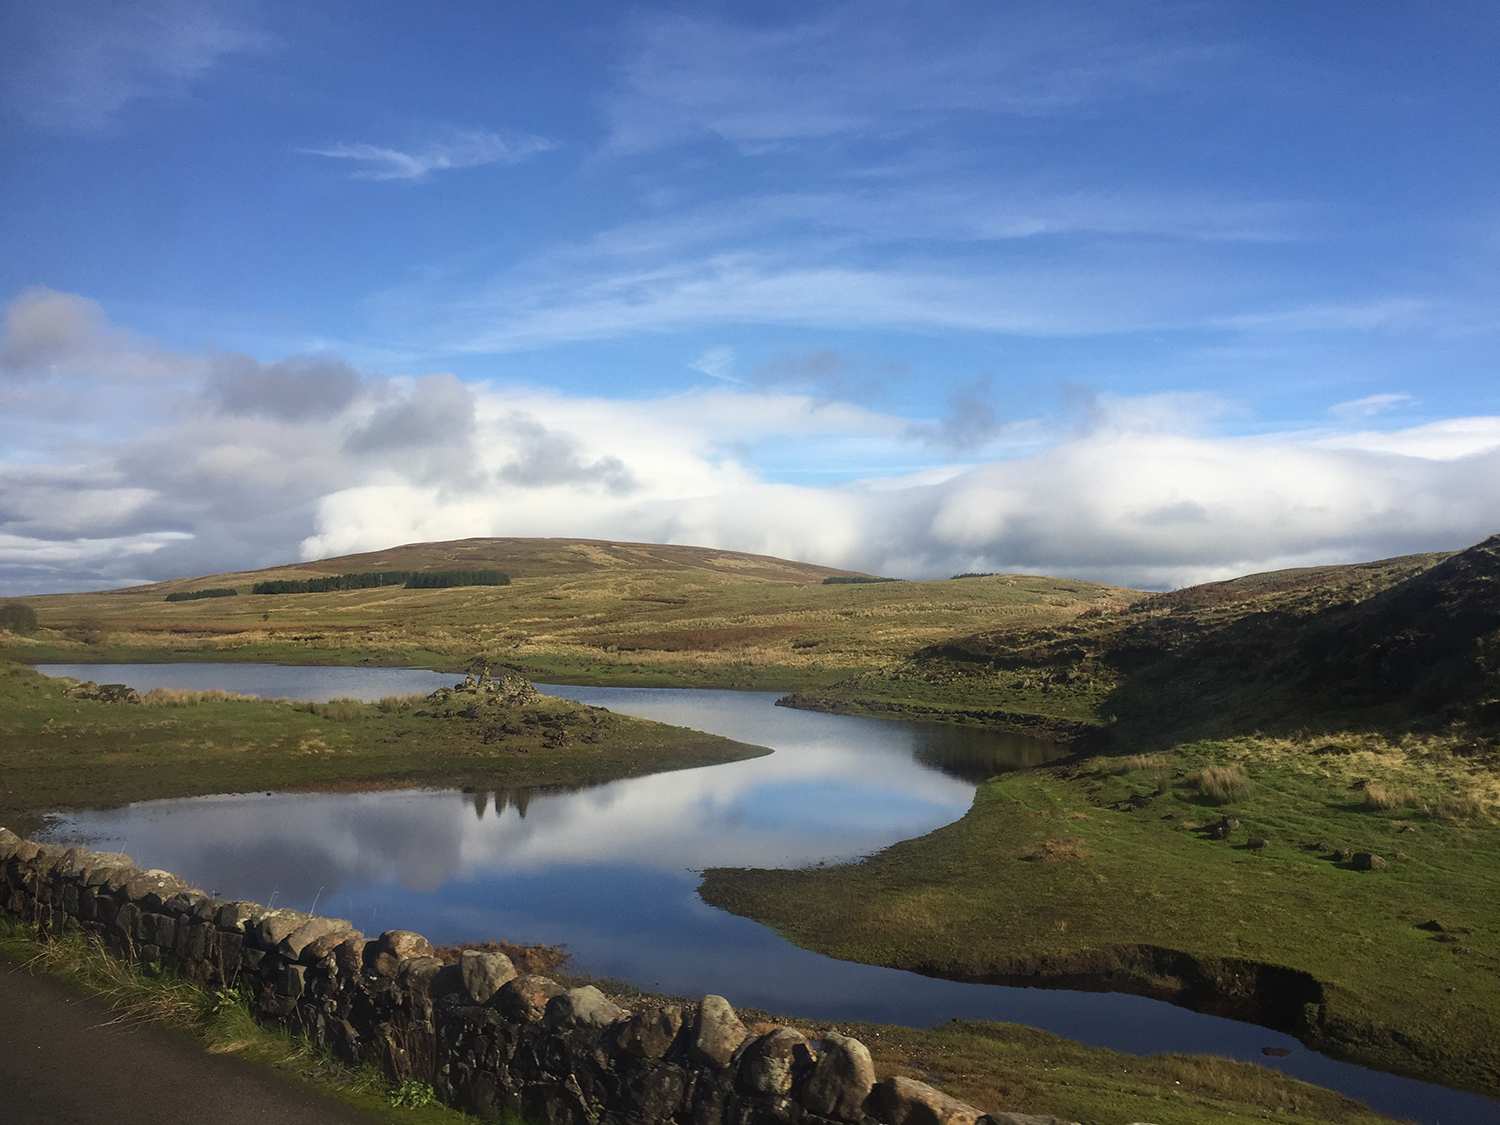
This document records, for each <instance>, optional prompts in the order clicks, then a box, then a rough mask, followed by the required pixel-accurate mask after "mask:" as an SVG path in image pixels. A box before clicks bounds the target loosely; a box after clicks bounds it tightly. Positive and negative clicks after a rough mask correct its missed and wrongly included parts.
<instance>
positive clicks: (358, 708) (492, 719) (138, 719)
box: [0, 663, 767, 831]
mask: <svg viewBox="0 0 1500 1125" xmlns="http://www.w3.org/2000/svg"><path fill="white" fill-rule="evenodd" d="M101 678H104V679H107V677H103V676H101ZM65 687H66V684H65V682H64V681H61V680H58V679H54V678H50V677H46V676H42V675H40V674H38V673H36V672H33V671H32V670H31V669H29V668H26V667H23V666H20V665H6V664H3V663H0V816H3V818H4V819H3V822H4V823H7V824H8V825H9V826H10V827H11V828H12V829H14V830H16V831H25V830H27V829H30V828H34V827H35V826H36V824H37V823H39V819H40V817H41V816H42V815H43V814H44V813H46V812H49V811H53V810H57V809H62V808H73V807H81V806H92V807H97V806H109V805H118V804H124V803H127V802H130V801H139V800H148V799H154V798H163V797H186V796H195V795H198V794H203V793H234V792H251V791H255V790H280V791H290V790H334V789H342V790H350V789H360V790H370V789H392V788H407V787H413V788H415V787H439V786H441V787H445V788H449V787H451V788H464V787H472V788H481V789H485V790H494V789H515V788H524V787H532V786H543V785H587V784H595V783H598V782H601V781H606V780H611V779H614V778H620V777H633V776H640V775H644V774H647V773H655V772H659V771H661V770H668V769H686V768H690V767H693V766H701V765H709V764H713V763H716V762H726V761H734V760H737V759H741V758H746V757H754V756H756V755H759V754H764V753H767V751H766V750H765V749H764V748H762V747H753V746H747V745H745V744H744V743H739V742H734V741H732V740H730V739H727V738H720V737H718V736H716V735H708V734H703V733H700V732H698V731H690V730H685V729H683V728H680V727H671V726H667V725H664V724H661V723H653V722H648V721H646V720H643V719H635V718H631V717H628V716H624V715H614V714H609V713H606V712H602V711H598V710H596V709H593V708H589V707H583V706H580V705H578V704H575V703H570V702H568V701H565V700H557V699H548V698H543V699H541V700H538V701H536V702H534V703H531V704H528V705H526V706H524V707H521V708H517V709H502V710H500V711H496V712H494V713H490V712H486V711H483V710H480V711H478V712H476V713H475V714H474V716H473V717H468V715H467V713H466V711H465V709H464V708H463V707H462V706H449V707H446V708H441V707H431V706H427V705H424V704H418V705H404V706H389V707H382V706H377V705H362V704H352V705H351V704H333V705H319V706H316V707H312V708H310V709H308V708H304V707H299V706H297V705H294V704H289V703H276V702H268V701H253V702H244V701H219V702H199V703H191V704H187V705H182V706H172V705H167V704H161V705H149V704H129V703H105V702H99V701H94V700H87V699H75V698H70V697H68V696H67V695H66V694H65Z"/></svg>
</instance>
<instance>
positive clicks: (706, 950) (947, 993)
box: [42, 664, 1500, 1125]
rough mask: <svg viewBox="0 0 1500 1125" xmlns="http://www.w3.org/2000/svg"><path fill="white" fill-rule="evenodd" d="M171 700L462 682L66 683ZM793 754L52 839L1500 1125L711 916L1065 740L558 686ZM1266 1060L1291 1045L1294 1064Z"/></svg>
mask: <svg viewBox="0 0 1500 1125" xmlns="http://www.w3.org/2000/svg"><path fill="white" fill-rule="evenodd" d="M42 670H43V671H46V672H48V673H51V674H54V675H69V676H75V677H78V678H81V679H94V680H99V681H101V682H103V681H106V680H108V681H111V682H120V683H127V684H129V685H130V686H132V687H136V688H139V689H141V690H148V689H150V688H152V687H158V686H164V687H179V688H199V689H202V688H210V687H217V688H223V689H225V690H229V691H239V692H246V693H253V694H263V695H267V696H290V697H293V698H298V699H319V700H327V699H332V698H340V697H354V698H364V699H377V698H379V697H380V696H383V695H393V694H405V693H409V692H413V691H423V690H430V689H431V688H433V687H437V686H441V685H446V684H451V683H452V682H453V681H454V680H455V678H456V677H454V676H453V675H452V674H446V673H434V672H429V671H425V670H421V669H374V668H282V667H271V666H265V665H232V664H207V665H181V664H179V665H109V666H107V667H101V666H88V665H72V666H59V665H49V666H44V667H43V668H42ZM542 690H544V691H546V692H548V693H549V694H553V695H558V696H562V697H565V698H569V699H574V700H578V701H580V702H585V703H593V704H598V705H601V706H605V707H609V708H610V709H611V710H614V711H618V712H621V713H624V714H631V715H638V716H640V717H643V718H650V719H658V720H661V721H663V722H669V723H676V724H679V725H682V726H689V727H695V728H697V729H699V730H706V731H711V732H713V733H715V734H722V735H726V736H728V737H732V738H736V739H740V740H741V741H744V742H750V743H755V744H758V745H763V746H769V747H771V748H772V749H773V750H774V751H775V753H773V754H770V755H768V756H765V757H761V758H756V759H752V760H749V761H744V762H733V763H728V764H725V765H719V766H709V767H704V768H701V769H693V770H680V771H675V772H671V773H664V774H658V775H655V776H652V777H645V778H635V779H631V780H626V781H618V782H611V783H608V784H605V785H600V786H596V787H594V788H590V789H585V790H579V791H572V792H562V791H552V792H546V791H536V790H513V791H505V790H499V791H491V792H478V793H458V792H452V791H446V792H443V791H437V792H434V791H425V790H421V791H403V792H394V793H392V792H385V793H350V794H274V795H271V794H248V795H245V794H239V795H230V796H216V797H203V798H195V799H191V800H180V801H158V802H143V803H140V804H136V805H132V806H130V807H129V808H124V809H113V810H108V811H103V812H89V813H81V814H70V815H67V816H63V817H59V818H58V819H57V821H56V823H55V825H54V827H53V828H52V834H53V837H54V838H55V839H57V840H60V841H66V842H86V843H87V844H89V845H90V846H92V847H98V848H105V849H109V850H119V851H124V852H127V853H128V854H130V855H131V856H132V857H134V858H135V860H136V862H137V863H138V864H140V865H142V866H149V867H160V868H163V869H165V870H169V871H174V872H177V873H178V874H181V875H182V876H183V877H184V878H187V879H188V880H189V881H190V882H192V883H194V884H196V885H198V886H201V887H204V888H205V889H209V890H212V891H214V892H216V893H218V894H220V895H224V896H227V897H233V898H245V899H250V900H253V901H258V902H274V903H275V904H276V905H284V906H294V907H297V908H299V909H304V910H310V909H312V908H314V907H316V908H317V910H318V911H319V912H320V913H323V914H329V915H334V916H337V917H345V918H348V919H350V920H351V921H352V922H353V923H354V924H355V925H356V926H358V927H359V928H360V929H363V930H365V931H366V932H368V933H378V932H379V931H381V930H383V929H390V928H397V927H399V928H404V929H413V930H417V931H419V932H421V933H424V934H426V935H427V936H428V937H430V938H432V939H433V940H435V941H439V942H447V941H469V940H490V939H495V938H504V939H505V940H508V941H515V942H523V943H528V942H547V943H553V944H557V943H562V944H565V945H566V946H567V947H568V949H569V951H570V952H571V953H572V956H573V963H574V967H575V968H576V969H578V970H582V971H586V972H592V973H595V974H598V975H600V976H608V977H613V978H616V979H622V980H627V981H630V982H631V983H633V984H636V985H638V986H640V987H642V988H647V989H652V990H659V991H664V992H671V993H678V994H684V995H701V994H703V993H705V992H716V993H720V994H723V995H725V996H727V997H728V998H729V999H730V1001H731V1002H732V1003H734V1004H736V1005H739V1006H745V1007H756V1008H762V1009H765V1010H768V1011H773V1012H782V1013H786V1014H788V1015H797V1016H803V1017H807V1018H814V1019H827V1020H871V1021H876V1022H890V1023H902V1024H907V1025H909V1026H916V1027H929V1026H932V1025H934V1024H937V1023H941V1022H943V1021H945V1020H949V1019H954V1018H962V1019H997V1020H1010V1021H1015V1022H1019V1023H1025V1024H1030V1025H1032V1026H1035V1027H1041V1028H1045V1029H1046V1030H1049V1031H1053V1032H1056V1033H1057V1034H1060V1035H1065V1036H1068V1037H1069V1038H1073V1039H1078V1040H1081V1041H1083V1042H1086V1043H1093V1044H1097V1045H1099V1046H1105V1047H1110V1048H1113V1049H1116V1050H1124V1051H1132V1052H1136V1053H1144V1052H1156V1051H1181V1052H1188V1053H1194V1054H1202V1053H1213V1054H1222V1055H1228V1056H1231V1057H1235V1058H1241V1059H1246V1060H1249V1061H1253V1062H1256V1063H1260V1064H1262V1065H1267V1066H1274V1067H1276V1068H1277V1069H1280V1070H1283V1071H1285V1072H1287V1073H1289V1074H1292V1075H1295V1076H1297V1077H1299V1078H1304V1079H1306V1080H1308V1081H1311V1082H1316V1083H1318V1084H1319V1085H1323V1086H1329V1087H1332V1088H1334V1089H1338V1090H1341V1091H1344V1092H1345V1093H1348V1094H1351V1095H1353V1096H1355V1097H1359V1098H1361V1099H1363V1100H1365V1101H1367V1102H1369V1103H1370V1104H1371V1105H1373V1106H1374V1107H1375V1108H1377V1109H1380V1110H1383V1111H1384V1112H1387V1113H1391V1114H1396V1115H1399V1116H1402V1117H1410V1118H1413V1119H1416V1120H1420V1121H1424V1122H1432V1123H1434V1125H1438V1123H1444V1125H1446V1123H1457V1122H1476V1123H1481V1122H1496V1123H1500V1105H1497V1104H1496V1103H1495V1102H1493V1101H1490V1100H1488V1099H1483V1098H1478V1097H1475V1096H1473V1095H1469V1094H1462V1093H1457V1092H1454V1091H1449V1090H1445V1089H1442V1088H1440V1087H1434V1086H1430V1085H1426V1084H1423V1083H1419V1082H1413V1081H1410V1080H1407V1079H1401V1078H1396V1077H1394V1076H1391V1075H1385V1074H1380V1073H1377V1072H1374V1071H1370V1070H1366V1069H1364V1068H1361V1067H1356V1066H1351V1065H1349V1064H1346V1063H1340V1062H1337V1061H1335V1060H1332V1059H1328V1058H1325V1057H1324V1056H1321V1055H1318V1054H1316V1053H1314V1052H1311V1051H1308V1050H1306V1049H1305V1048H1303V1047H1301V1045H1300V1044H1298V1043H1297V1042H1296V1041H1295V1040H1294V1039H1292V1038H1290V1037H1289V1036H1286V1035H1282V1034H1280V1033H1277V1032H1272V1031H1267V1030H1265V1029H1262V1028H1258V1027H1254V1026H1252V1025H1248V1024H1242V1023H1237V1022H1235V1021H1231V1020H1225V1019H1219V1018H1216V1017H1212V1016H1204V1015H1200V1014H1198V1013H1195V1012H1190V1011H1187V1010H1185V1009H1181V1008H1177V1007H1174V1006H1172V1005H1169V1004H1165V1003H1162V1002H1159V1001H1154V1000H1147V999H1143V998H1141V997H1136V996H1125V995H1119V994H1112V993H1080V992H1064V991H1054V990H1043V989H1028V988H1004V987H997V986H993V985H972V984H959V983H955V982H951V981H942V980H935V979H931V978H928V977H922V976H918V975H916V974H912V973H904V972H899V971H897V970H892V969H881V968H876V967H873V966H868V965H858V964H854V963H851V962H844V961H836V960H833V959H831V958H828V957H824V956H821V955H819V954H816V953H811V952H809V951H807V950H804V949H799V948H798V947H796V946H794V945H792V944H790V943H789V942H787V941H785V940H784V939H782V938H780V937H778V936H777V935H776V934H774V933H773V932H771V931H770V930H768V929H767V928H765V927H764V926H760V925H758V924H757V923H754V922H751V921H748V920H746V919H743V918H737V917H734V916H733V915H730V914H726V913H724V912H723V911H721V910H717V909H715V908H713V907H710V906H708V905H706V904H705V903H704V902H703V901H702V900H701V899H699V898H698V896H697V894H696V887H697V883H698V874H697V873H698V872H699V871H701V870H702V869H703V868H705V867H711V866H798V865H804V864H809V863H817V862H823V861H836V860H840V859H848V858H853V857H856V856H860V855H867V854H869V853H871V852H873V851H876V850H878V849H880V848H882V847H885V846H886V845H888V844H890V843H893V842H895V841H897V840H902V839H908V838H910V837H913V836H918V835H922V834H924V833H926V832H930V831H931V830H932V829H934V828H936V827H938V826H940V825H943V824H947V823H949V822H951V821H953V820H956V819H957V818H958V817H960V816H962V815H963V814H964V812H966V811H967V809H968V807H969V805H970V803H971V801H972V799H973V794H974V784H975V782H976V781H977V780H980V779H982V778H984V777H988V776H991V775H993V774H994V773H996V772H1000V771H1002V770H1004V769H1007V768H1016V767H1017V766H1026V765H1035V764H1039V763H1040V762H1042V761H1044V760H1046V759H1047V758H1048V757H1050V756H1054V755H1055V754H1056V753H1057V751H1056V750H1055V748H1053V747H1051V746H1050V745H1049V744H1047V743H1043V742H1039V741H1037V740H1034V739H1020V738H1014V737H1006V736H1002V735H997V734H995V733H994V732H986V731H975V730H967V729H961V728H954V727H948V726H941V725H926V724H912V723H901V722H894V721H887V720H879V719H864V718H855V717H850V716H842V715H822V714H816V713H812V712H805V711H792V710H788V709H786V708H779V707H776V706H774V700H775V698H776V696H775V695H774V694H769V693H760V692H729V691H704V690H689V689H649V688H575V687H546V686H543V688H542ZM1264 1047H1287V1048H1292V1054H1290V1055H1288V1056H1287V1057H1285V1058H1275V1057H1270V1056H1266V1055H1264V1054H1263V1052H1262V1048H1264Z"/></svg>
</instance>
